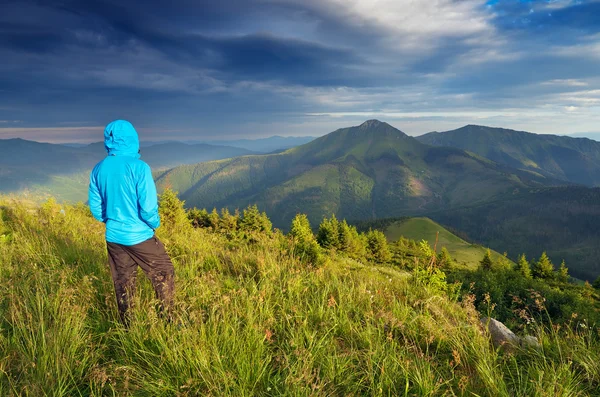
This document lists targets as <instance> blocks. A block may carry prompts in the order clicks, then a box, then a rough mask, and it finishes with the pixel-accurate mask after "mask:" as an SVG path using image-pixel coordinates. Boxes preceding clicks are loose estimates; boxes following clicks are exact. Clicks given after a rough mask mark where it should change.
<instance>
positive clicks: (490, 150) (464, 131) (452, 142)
mask: <svg viewBox="0 0 600 397" xmlns="http://www.w3.org/2000/svg"><path fill="white" fill-rule="evenodd" d="M417 139H418V140H419V141H420V142H422V143H426V144H428V145H433V146H444V147H455V148H460V149H463V150H467V151H469V152H472V153H475V154H478V155H480V156H483V157H485V158H488V159H490V160H492V161H495V162H497V163H499V164H504V165H507V166H509V167H512V168H517V169H523V170H528V171H531V172H535V173H539V174H540V175H544V176H547V177H550V178H555V179H560V180H564V181H568V182H572V183H578V184H582V185H587V186H600V142H597V141H594V140H591V139H588V138H572V137H567V136H557V135H540V134H532V133H530V132H523V131H514V130H508V129H503V128H491V127H484V126H479V125H467V126H465V127H462V128H459V129H457V130H453V131H447V132H431V133H429V134H425V135H422V136H420V137H417Z"/></svg>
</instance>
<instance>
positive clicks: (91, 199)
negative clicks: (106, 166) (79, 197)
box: [88, 169, 106, 223]
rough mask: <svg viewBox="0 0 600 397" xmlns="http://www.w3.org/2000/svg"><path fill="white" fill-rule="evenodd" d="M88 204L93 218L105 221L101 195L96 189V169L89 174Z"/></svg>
mask: <svg viewBox="0 0 600 397" xmlns="http://www.w3.org/2000/svg"><path fill="white" fill-rule="evenodd" d="M88 204H89V206H90V210H91V211H92V215H93V216H94V218H96V219H97V220H99V221H100V222H104V223H106V213H105V211H104V206H103V205H102V196H101V195H100V190H99V189H98V181H97V180H96V169H94V170H93V171H92V173H91V174H90V186H89V189H88Z"/></svg>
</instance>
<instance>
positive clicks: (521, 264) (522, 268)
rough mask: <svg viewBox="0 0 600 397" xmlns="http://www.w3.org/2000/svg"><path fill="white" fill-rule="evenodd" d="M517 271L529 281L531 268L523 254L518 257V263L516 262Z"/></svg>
mask: <svg viewBox="0 0 600 397" xmlns="http://www.w3.org/2000/svg"><path fill="white" fill-rule="evenodd" d="M517 271H518V272H519V273H521V275H522V276H523V277H524V278H526V279H531V278H532V276H531V266H530V265H529V262H528V261H527V257H525V254H522V255H521V256H519V261H518V262H517Z"/></svg>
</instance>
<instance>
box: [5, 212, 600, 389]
mask: <svg viewBox="0 0 600 397" xmlns="http://www.w3.org/2000/svg"><path fill="white" fill-rule="evenodd" d="M1 205H2V207H1V208H2V210H1V212H2V214H1V219H2V220H1V221H0V255H1V256H0V310H1V314H2V316H1V318H2V319H1V322H0V395H15V396H16V395H30V396H39V395H52V396H54V395H56V396H60V395H94V396H100V395H139V396H156V395H160V396H169V395H172V396H186V395H189V396H193V395H208V396H210V395H213V396H218V395H232V396H254V395H256V396H279V395H294V396H296V395H298V396H342V395H343V396H352V395H354V396H358V395H375V396H379V395H385V396H388V395H394V396H396V395H399V396H522V395H523V396H524V395H532V396H583V395H594V394H595V395H600V378H599V373H600V372H599V371H600V368H599V363H600V346H599V342H598V340H599V335H598V330H594V329H589V328H583V327H578V329H577V330H573V327H571V328H569V327H563V328H562V329H544V328H537V329H535V331H536V332H537V336H538V338H539V339H540V341H541V343H542V347H541V349H539V350H535V349H532V350H522V351H517V352H515V353H512V354H508V353H505V352H502V351H496V350H495V349H493V348H492V346H491V345H490V342H489V339H488V337H487V336H486V334H485V333H484V332H483V331H482V330H481V329H480V326H479V322H478V314H477V313H476V311H475V310H474V308H473V306H472V304H471V303H470V301H469V300H468V299H464V300H462V302H461V303H459V302H458V301H457V299H456V297H455V296H449V295H448V294H447V293H446V292H445V291H444V289H443V288H439V286H438V285H436V284H434V283H428V282H427V280H426V279H423V278H416V277H413V275H412V274H410V273H407V272H403V271H400V270H398V269H394V268H392V267H383V266H371V265H367V264H363V263H359V262H356V261H353V260H351V259H348V258H344V257H341V256H336V255H335V254H328V255H327V257H326V259H325V261H324V264H323V265H321V266H320V267H318V268H314V267H309V266H306V265H304V264H303V263H302V262H301V261H299V260H298V259H297V258H295V257H293V256H292V255H291V254H290V253H289V252H292V251H293V250H286V249H282V246H285V245H286V244H289V242H287V240H286V239H285V237H283V236H281V235H278V234H275V235H274V236H273V237H269V236H257V237H256V239H254V240H251V241H250V242H246V241H233V242H232V241H230V240H228V239H227V238H226V237H225V236H224V235H221V234H218V233H211V232H207V231H205V230H200V229H198V230H194V229H191V228H175V229H176V230H174V228H169V225H166V227H165V228H161V229H159V237H160V238H162V239H163V241H164V242H165V245H166V246H167V248H168V249H169V251H170V253H171V255H172V257H173V259H174V263H175V268H176V308H175V315H174V317H175V320H174V321H173V322H171V323H166V322H164V321H162V320H161V319H160V318H159V316H157V313H156V312H155V311H154V305H153V302H152V299H153V293H152V289H151V287H150V284H149V283H148V282H146V281H142V282H141V285H140V287H141V288H139V289H138V292H137V295H136V297H135V305H134V311H133V319H132V324H131V327H130V328H129V329H128V330H126V329H124V328H123V327H122V326H121V325H120V324H119V322H118V315H117V313H116V304H115V300H114V297H113V289H112V282H111V280H110V274H109V272H108V269H107V264H106V253H105V243H104V240H103V226H102V225H101V224H99V223H97V222H95V221H94V220H93V219H92V218H91V216H90V215H89V213H88V211H87V209H86V208H85V207H83V206H63V207H61V206H59V205H58V204H56V203H54V202H48V203H46V204H45V205H44V206H42V207H40V208H31V207H27V206H26V205H24V204H21V203H19V202H12V201H6V200H5V201H4V202H2V203H1ZM61 210H62V211H61ZM2 236H3V237H2ZM142 279H143V277H142V276H141V275H140V278H139V280H142Z"/></svg>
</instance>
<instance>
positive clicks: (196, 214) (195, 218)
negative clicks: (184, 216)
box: [188, 208, 210, 228]
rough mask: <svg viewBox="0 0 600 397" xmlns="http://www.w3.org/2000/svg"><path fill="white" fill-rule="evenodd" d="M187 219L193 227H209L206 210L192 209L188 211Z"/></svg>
mask: <svg viewBox="0 0 600 397" xmlns="http://www.w3.org/2000/svg"><path fill="white" fill-rule="evenodd" d="M188 219H189V220H190V221H191V222H192V226H194V227H203V228H205V227H210V219H209V217H208V211H206V209H201V210H199V209H198V208H192V209H191V210H189V211H188Z"/></svg>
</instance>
